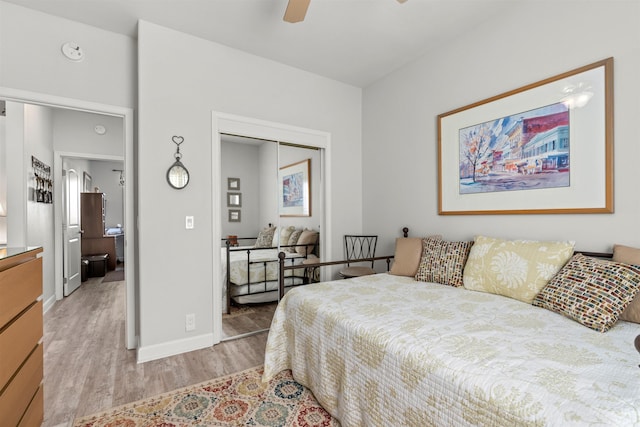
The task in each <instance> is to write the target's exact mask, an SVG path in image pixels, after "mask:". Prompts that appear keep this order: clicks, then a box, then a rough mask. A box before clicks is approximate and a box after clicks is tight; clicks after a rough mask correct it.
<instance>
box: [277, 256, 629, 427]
mask: <svg viewBox="0 0 640 427" xmlns="http://www.w3.org/2000/svg"><path fill="white" fill-rule="evenodd" d="M572 260H573V258H572ZM639 332H640V325H638V324H637V323H632V322H628V321H618V322H617V323H616V324H615V326H613V327H612V328H611V329H610V330H608V331H607V332H606V333H601V332H597V331H595V330H592V329H589V328H587V327H585V326H584V325H582V324H580V323H578V322H576V321H574V320H572V319H570V318H567V317H564V316H562V315H559V314H558V313H556V312H553V311H551V310H547V309H545V308H542V307H538V306H534V305H532V304H529V303H525V302H522V301H519V300H516V299H514V298H509V297H506V296H503V295H497V294H493V293H488V292H479V291H474V290H469V289H466V288H464V287H454V286H445V285H443V284H441V283H427V282H419V281H416V280H415V278H413V277H406V276H400V275H392V274H388V273H382V274H376V275H373V276H365V277H361V278H354V279H347V280H338V281H330V282H324V283H317V284H311V285H308V286H305V287H302V288H296V289H293V290H291V291H289V292H288V293H287V294H286V295H285V297H284V298H283V299H282V301H281V302H280V304H279V306H278V308H277V310H276V312H275V315H274V318H273V322H272V324H271V329H270V333H269V337H268V341H267V347H266V353H265V371H264V380H269V379H270V378H272V377H273V376H274V375H276V374H277V373H278V372H280V371H282V370H286V369H290V370H292V373H293V376H294V378H295V379H296V381H298V382H300V383H301V384H303V385H305V386H307V387H309V388H310V389H311V390H312V391H313V393H314V395H315V396H316V398H317V399H318V401H319V402H320V404H321V405H322V406H323V407H324V408H325V409H326V410H327V411H328V412H329V413H331V414H332V415H333V416H335V417H336V418H338V419H339V420H340V421H341V423H342V425H343V426H356V425H367V426H392V425H406V426H427V425H438V426H440V425H442V426H444V425H456V426H459V425H460V426H462V425H499V426H513V425H519V426H538V425H557V426H570V425H603V426H604V425H607V426H633V425H635V426H637V425H640V368H639V366H638V362H639V361H640V356H639V354H638V353H637V352H636V350H635V349H634V346H633V342H634V338H635V337H636V336H637V335H638V333H639Z"/></svg>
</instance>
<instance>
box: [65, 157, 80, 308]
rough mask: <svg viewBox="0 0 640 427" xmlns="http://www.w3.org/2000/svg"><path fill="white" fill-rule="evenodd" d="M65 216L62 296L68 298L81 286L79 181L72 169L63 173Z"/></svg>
mask: <svg viewBox="0 0 640 427" xmlns="http://www.w3.org/2000/svg"><path fill="white" fill-rule="evenodd" d="M63 176H64V177H66V179H65V180H66V185H65V186H64V190H65V191H64V199H65V203H64V207H65V214H64V215H63V217H64V223H63V227H62V228H63V233H64V236H65V239H64V242H65V244H64V255H63V256H64V296H65V297H66V296H69V295H70V294H71V292H73V291H75V290H76V289H78V288H79V287H80V285H81V284H82V280H81V279H82V276H81V274H80V259H81V251H80V244H81V241H80V233H81V230H80V179H79V177H78V173H77V172H76V171H75V170H74V169H69V170H68V171H66V173H65V171H63Z"/></svg>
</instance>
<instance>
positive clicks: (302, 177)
mask: <svg viewBox="0 0 640 427" xmlns="http://www.w3.org/2000/svg"><path fill="white" fill-rule="evenodd" d="M279 179H280V194H279V200H280V206H279V209H280V216H285V217H286V216H311V159H306V160H302V161H300V162H297V163H293V164H290V165H287V166H283V167H281V168H280V174H279Z"/></svg>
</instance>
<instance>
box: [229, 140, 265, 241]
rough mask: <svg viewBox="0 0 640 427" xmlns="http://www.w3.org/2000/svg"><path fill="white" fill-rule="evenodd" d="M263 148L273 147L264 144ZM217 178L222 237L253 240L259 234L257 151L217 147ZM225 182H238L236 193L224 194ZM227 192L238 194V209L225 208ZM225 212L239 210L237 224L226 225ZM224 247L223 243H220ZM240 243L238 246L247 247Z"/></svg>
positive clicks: (239, 146) (247, 146)
mask: <svg viewBox="0 0 640 427" xmlns="http://www.w3.org/2000/svg"><path fill="white" fill-rule="evenodd" d="M265 144H271V145H275V144H274V143H269V142H266V143H265ZM220 150H221V159H222V161H221V177H222V191H221V192H220V207H221V211H222V212H221V215H220V217H221V222H222V236H223V237H225V236H228V235H230V234H232V235H236V236H238V237H255V236H257V235H258V231H260V223H259V215H260V197H261V196H262V192H261V191H260V176H259V170H260V147H259V146H258V145H250V144H244V143H235V142H224V141H223V142H222V144H221V147H220ZM227 178H239V179H240V189H239V190H238V191H236V190H228V189H227ZM229 191H232V192H239V193H241V194H242V207H240V208H229V207H227V193H228V192H229ZM229 209H239V210H240V215H241V216H240V222H229V220H228V219H229ZM221 243H224V242H221ZM250 243H251V242H250V241H241V242H240V244H241V245H246V244H250Z"/></svg>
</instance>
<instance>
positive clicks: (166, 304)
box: [138, 21, 362, 359]
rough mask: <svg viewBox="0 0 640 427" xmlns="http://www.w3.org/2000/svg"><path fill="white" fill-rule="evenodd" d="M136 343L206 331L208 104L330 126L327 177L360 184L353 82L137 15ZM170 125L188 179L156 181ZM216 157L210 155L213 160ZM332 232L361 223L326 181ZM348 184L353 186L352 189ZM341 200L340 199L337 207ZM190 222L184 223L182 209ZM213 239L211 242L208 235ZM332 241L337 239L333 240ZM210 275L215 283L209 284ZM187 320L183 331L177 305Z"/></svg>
mask: <svg viewBox="0 0 640 427" xmlns="http://www.w3.org/2000/svg"><path fill="white" fill-rule="evenodd" d="M138 41H139V44H138V52H139V62H138V64H139V67H138V82H139V141H138V150H139V151H138V154H139V162H138V176H139V198H138V203H139V220H140V229H139V254H140V265H139V267H140V270H139V271H140V305H141V307H140V317H141V319H140V344H141V352H139V355H140V354H143V355H144V356H143V357H142V358H143V359H144V358H146V357H160V356H161V355H163V354H166V352H173V351H175V349H176V348H178V347H180V348H181V349H182V351H187V350H190V349H193V348H196V347H198V346H200V347H202V346H206V342H207V341H208V340H210V339H211V338H210V336H211V334H212V331H213V321H214V320H217V319H213V283H214V280H217V281H219V280H220V278H217V277H216V278H214V277H213V274H212V266H211V264H212V259H213V252H212V243H213V242H212V218H213V216H212V214H213V212H214V211H216V210H219V209H220V206H219V201H218V200H215V201H214V200H213V199H212V191H213V189H212V188H211V183H212V173H215V174H219V173H220V171H219V170H218V167H217V166H216V167H215V168H214V166H213V164H212V149H211V144H212V134H211V132H212V131H211V112H212V111H219V112H224V113H229V114H235V115H239V116H244V117H251V118H255V119H261V120H269V121H273V122H277V123H285V124H289V125H293V126H299V127H304V128H308V129H316V130H320V131H326V132H330V133H331V138H332V139H331V143H332V151H333V159H332V167H333V169H332V170H331V171H330V173H332V174H333V178H334V180H335V181H334V182H347V181H350V182H352V183H353V187H354V188H356V189H359V188H361V163H360V160H359V159H360V141H361V128H360V123H361V90H360V89H358V88H355V87H351V86H348V85H345V84H341V83H338V82H335V81H332V80H329V79H326V78H322V77H319V76H316V75H313V74H310V73H307V72H303V71H300V70H297V69H294V68H291V67H288V66H284V65H282V64H278V63H275V62H272V61H269V60H265V59H263V58H259V57H256V56H253V55H249V54H246V53H243V52H240V51H237V50H234V49H230V48H228V47H225V46H222V45H219V44H215V43H211V42H208V41H205V40H202V39H198V38H195V37H192V36H189V35H186V34H183V33H179V32H177V31H173V30H170V29H167V28H163V27H160V26H157V25H154V24H151V23H148V22H144V21H141V22H139V25H138ZM173 135H181V136H183V137H184V138H185V142H184V143H183V144H182V145H181V147H180V151H181V153H183V158H182V162H183V163H184V164H185V166H186V167H187V168H188V169H189V172H190V174H191V179H190V182H189V185H188V186H187V187H186V188H185V189H184V190H174V189H172V188H171V187H169V185H168V184H167V183H166V180H165V173H166V170H167V168H168V167H169V166H170V165H171V163H172V162H173V152H174V151H175V146H174V144H173V143H172V142H171V137H172V136H173ZM214 163H217V162H214ZM328 191H329V192H330V194H331V197H332V199H333V202H334V206H337V207H338V208H337V209H335V211H334V212H330V214H332V215H333V224H334V228H333V230H334V235H333V236H330V237H331V238H332V239H334V240H335V241H336V242H340V241H341V236H342V235H343V234H344V233H345V231H347V230H359V229H360V228H361V215H362V211H361V206H362V202H361V197H360V193H359V191H358V190H356V191H355V192H353V191H347V190H345V189H343V188H330V189H328ZM354 193H355V194H354ZM344 206H350V209H344ZM186 215H193V216H194V217H195V229H194V230H185V227H184V223H185V216H186ZM215 247H216V248H217V247H218V246H217V245H215ZM337 247H338V248H340V245H339V244H338V245H337ZM218 285H219V284H218ZM187 313H194V314H195V315H196V330H195V331H194V332H188V333H187V332H185V327H184V324H185V314H187Z"/></svg>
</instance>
